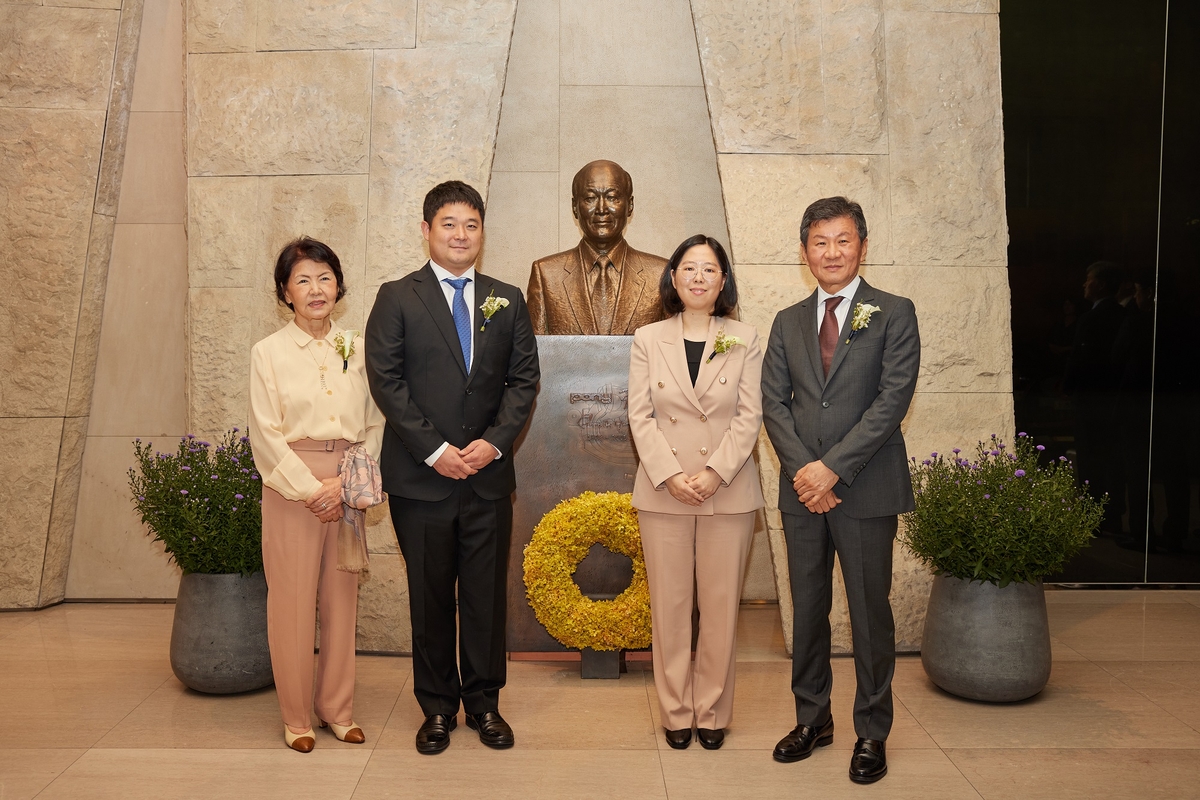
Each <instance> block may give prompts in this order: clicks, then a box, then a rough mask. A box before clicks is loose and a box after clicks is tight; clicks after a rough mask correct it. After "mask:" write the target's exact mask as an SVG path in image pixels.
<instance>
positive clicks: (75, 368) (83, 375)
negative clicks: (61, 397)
mask: <svg viewBox="0 0 1200 800" xmlns="http://www.w3.org/2000/svg"><path fill="white" fill-rule="evenodd" d="M115 229H116V223H115V221H114V220H113V218H112V217H106V216H103V215H101V214H92V224H91V231H90V233H89V236H88V252H87V265H86V267H85V269H84V274H83V291H82V293H81V297H80V299H79V320H78V322H77V324H76V328H75V348H74V352H73V353H72V356H71V384H70V388H69V390H68V393H67V406H66V413H67V415H68V416H73V417H87V415H88V413H89V411H90V410H91V407H92V394H93V391H92V390H93V388H94V386H95V381H96V354H97V353H99V351H100V326H101V324H102V323H103V321H104V295H105V292H106V291H107V288H108V263H109V259H110V258H111V257H112V245H113V233H114V231H115Z"/></svg>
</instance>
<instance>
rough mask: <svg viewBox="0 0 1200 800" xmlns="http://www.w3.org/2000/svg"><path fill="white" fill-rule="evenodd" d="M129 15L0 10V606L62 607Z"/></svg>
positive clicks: (133, 17)
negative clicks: (2, 442) (4, 437)
mask: <svg viewBox="0 0 1200 800" xmlns="http://www.w3.org/2000/svg"><path fill="white" fill-rule="evenodd" d="M71 5H79V6H85V7H79V8H74V7H68V6H71ZM141 15H142V3H141V0H125V1H124V2H122V1H121V0H88V2H80V3H78V4H71V3H62V4H56V5H54V6H49V5H46V6H43V5H41V4H40V3H39V4H20V5H15V4H13V5H0V275H2V282H3V284H4V286H5V287H6V291H5V292H3V293H0V339H2V340H3V341H4V342H5V346H4V347H2V348H0V374H2V375H3V376H4V379H3V381H2V382H0V417H3V418H4V423H5V428H6V430H7V431H8V437H9V438H8V441H7V443H6V447H5V448H4V454H3V457H2V458H0V504H2V505H3V507H4V508H6V509H8V512H9V513H7V514H5V515H4V517H5V518H4V522H3V523H0V524H2V525H3V527H2V528H0V550H3V552H4V558H3V560H0V608H31V607H37V606H43V605H47V604H50V603H54V602H57V601H59V600H61V599H62V598H63V593H64V589H65V584H66V577H67V566H68V561H69V556H70V552H71V538H72V533H73V529H74V524H75V510H76V499H77V496H78V491H79V475H80V462H81V459H82V456H83V443H84V436H85V434H86V431H87V428H88V413H89V409H90V407H91V398H92V388H93V378H94V369H95V364H96V348H97V344H98V341H99V335H100V320H101V315H102V308H103V304H104V292H105V285H106V278H107V271H108V263H109V254H110V250H111V248H112V237H113V227H114V224H115V217H116V196H117V189H118V187H119V183H120V175H121V160H122V157H123V153H124V145H125V133H126V126H127V123H128V111H129V98H130V91H131V89H132V85H131V83H132V82H131V80H130V79H131V77H132V70H133V64H134V61H135V59H136V56H137V44H138V31H139V28H140V22H141Z"/></svg>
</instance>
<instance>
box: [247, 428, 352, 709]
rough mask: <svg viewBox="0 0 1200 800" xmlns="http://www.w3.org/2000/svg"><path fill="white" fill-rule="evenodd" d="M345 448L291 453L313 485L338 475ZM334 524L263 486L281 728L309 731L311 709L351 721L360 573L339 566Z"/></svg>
mask: <svg viewBox="0 0 1200 800" xmlns="http://www.w3.org/2000/svg"><path fill="white" fill-rule="evenodd" d="M350 444H351V443H350V442H347V441H344V440H336V441H332V442H318V441H313V440H311V439H301V440H300V441H298V442H292V444H291V447H292V450H294V451H295V452H296V455H298V456H300V458H301V460H303V461H304V463H305V464H307V465H308V468H309V469H311V470H312V473H313V475H315V476H316V478H317V479H318V480H324V479H326V478H332V477H334V476H335V475H337V469H338V463H339V462H340V461H341V458H342V453H343V452H345V450H346V448H347V447H349V446H350ZM337 538H338V523H337V522H330V523H323V522H321V521H320V520H319V519H317V518H316V516H315V515H314V514H313V513H312V512H311V511H309V510H308V509H307V508H305V506H304V503H302V502H300V501H299V500H287V499H285V498H284V497H283V495H281V494H279V492H277V491H275V490H274V489H270V488H268V487H266V486H264V487H263V503H262V548H263V569H264V572H265V573H266V578H267V640H268V643H269V644H270V647H271V669H272V670H273V671H274V673H275V692H276V694H277V695H278V696H279V710H280V712H281V713H282V715H283V722H284V724H285V725H288V726H290V727H292V728H295V729H297V730H306V729H308V728H309V727H310V726H311V725H312V719H311V716H310V714H311V710H312V709H313V708H314V705H315V708H316V712H317V716H318V717H320V718H321V719H323V720H325V721H326V722H336V723H338V724H339V725H344V724H349V723H350V721H351V720H352V719H353V717H354V626H355V619H356V617H357V614H358V575H357V574H355V573H353V572H340V571H339V570H338V568H337ZM318 603H319V606H320V612H321V652H320V655H319V656H318V657H317V675H316V700H315V703H314V699H313V645H314V640H315V638H316V611H317V607H318Z"/></svg>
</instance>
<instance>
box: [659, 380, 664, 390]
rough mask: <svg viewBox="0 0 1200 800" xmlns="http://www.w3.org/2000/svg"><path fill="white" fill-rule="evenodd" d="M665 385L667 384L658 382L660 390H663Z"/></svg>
mask: <svg viewBox="0 0 1200 800" xmlns="http://www.w3.org/2000/svg"><path fill="white" fill-rule="evenodd" d="M665 385H666V384H664V383H663V382H662V381H659V382H658V388H660V389H661V388H663V386H665Z"/></svg>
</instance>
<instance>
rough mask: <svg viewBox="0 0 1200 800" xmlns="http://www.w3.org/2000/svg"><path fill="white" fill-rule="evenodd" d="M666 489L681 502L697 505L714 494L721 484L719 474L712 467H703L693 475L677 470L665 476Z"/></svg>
mask: <svg viewBox="0 0 1200 800" xmlns="http://www.w3.org/2000/svg"><path fill="white" fill-rule="evenodd" d="M666 485H667V491H668V492H670V493H671V497H674V498H675V499H676V500H678V501H679V502H681V503H684V504H686V505H689V506H698V505H701V504H702V503H704V501H705V500H707V499H708V498H710V497H712V496H713V495H714V494H716V491H717V489H718V487H720V485H721V476H720V475H718V474H717V473H716V471H715V470H714V469H713V468H712V467H705V468H704V469H703V470H702V471H700V472H697V473H696V474H695V475H692V476H690V477H689V476H688V475H685V474H684V473H682V472H677V473H675V474H674V475H672V476H671V477H669V478H667V482H666Z"/></svg>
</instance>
